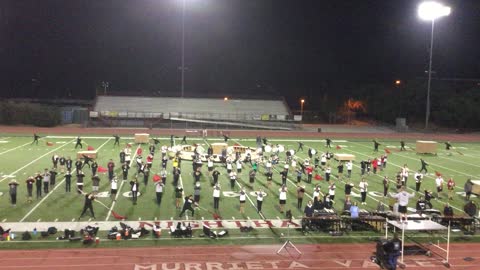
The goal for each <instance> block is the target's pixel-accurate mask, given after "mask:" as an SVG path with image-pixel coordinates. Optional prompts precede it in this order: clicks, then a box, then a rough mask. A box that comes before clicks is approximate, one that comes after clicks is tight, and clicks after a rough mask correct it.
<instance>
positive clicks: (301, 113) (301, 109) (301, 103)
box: [300, 98, 305, 118]
mask: <svg viewBox="0 0 480 270" xmlns="http://www.w3.org/2000/svg"><path fill="white" fill-rule="evenodd" d="M304 103H305V99H303V98H302V99H301V100H300V115H301V116H302V118H303V104H304Z"/></svg>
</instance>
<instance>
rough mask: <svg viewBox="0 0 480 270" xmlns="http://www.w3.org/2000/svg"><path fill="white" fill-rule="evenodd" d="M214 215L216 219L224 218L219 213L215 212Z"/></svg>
mask: <svg viewBox="0 0 480 270" xmlns="http://www.w3.org/2000/svg"><path fill="white" fill-rule="evenodd" d="M212 216H213V219H215V220H219V219H222V217H221V216H220V215H219V214H217V213H213V214H212Z"/></svg>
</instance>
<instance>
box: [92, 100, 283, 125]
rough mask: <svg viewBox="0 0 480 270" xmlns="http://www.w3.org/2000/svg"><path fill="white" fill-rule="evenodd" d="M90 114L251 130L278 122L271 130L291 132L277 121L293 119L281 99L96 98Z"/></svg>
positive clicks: (106, 117) (93, 115)
mask: <svg viewBox="0 0 480 270" xmlns="http://www.w3.org/2000/svg"><path fill="white" fill-rule="evenodd" d="M92 112H93V113H92ZM92 112H91V114H90V116H91V117H94V118H95V117H96V118H102V119H110V120H112V119H113V120H116V119H123V120H124V121H125V119H126V120H128V119H130V120H132V121H133V119H135V121H137V122H138V121H139V119H158V120H159V119H168V120H170V121H177V122H191V123H197V124H198V123H202V124H207V123H215V124H218V123H221V124H223V125H231V126H239V125H245V126H251V127H253V128H261V127H263V126H264V125H265V122H266V121H269V122H278V123H276V124H273V125H272V127H273V126H275V127H279V129H290V128H285V125H284V124H283V125H282V124H280V122H291V121H290V120H292V116H291V115H290V112H289V108H288V107H287V106H286V104H285V103H284V102H283V100H261V99H229V100H224V99H219V98H174V97H130V96H98V97H97V100H96V103H95V106H94V109H93V111H92ZM260 121H261V122H260ZM229 123H230V124H229Z"/></svg>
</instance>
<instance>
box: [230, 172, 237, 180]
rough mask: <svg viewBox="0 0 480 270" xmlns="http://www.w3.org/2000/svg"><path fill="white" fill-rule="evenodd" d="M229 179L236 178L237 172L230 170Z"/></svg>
mask: <svg viewBox="0 0 480 270" xmlns="http://www.w3.org/2000/svg"><path fill="white" fill-rule="evenodd" d="M230 179H233V180H235V179H237V174H236V173H235V172H231V173H230Z"/></svg>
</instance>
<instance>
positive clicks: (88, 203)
mask: <svg viewBox="0 0 480 270" xmlns="http://www.w3.org/2000/svg"><path fill="white" fill-rule="evenodd" d="M84 195H85V203H84V204H83V211H82V213H81V214H80V217H79V218H78V219H81V218H82V217H83V215H85V213H86V212H87V210H90V214H91V216H92V218H93V219H95V213H94V212H93V204H92V202H93V201H94V200H95V196H94V195H93V194H92V193H88V194H85V193H84Z"/></svg>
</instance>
